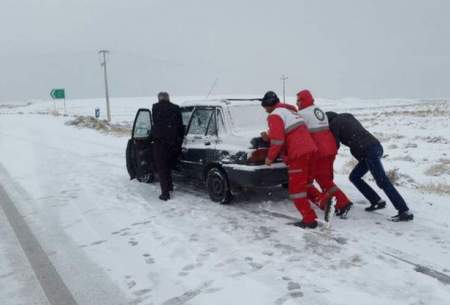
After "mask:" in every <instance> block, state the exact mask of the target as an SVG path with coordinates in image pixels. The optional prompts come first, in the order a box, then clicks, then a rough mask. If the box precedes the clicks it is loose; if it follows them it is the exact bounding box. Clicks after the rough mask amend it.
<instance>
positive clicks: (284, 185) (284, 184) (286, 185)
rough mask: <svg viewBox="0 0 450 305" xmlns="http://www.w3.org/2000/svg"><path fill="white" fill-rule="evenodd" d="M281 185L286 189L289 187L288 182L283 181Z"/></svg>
mask: <svg viewBox="0 0 450 305" xmlns="http://www.w3.org/2000/svg"><path fill="white" fill-rule="evenodd" d="M281 187H282V188H284V189H288V188H289V183H283V184H282V185H281Z"/></svg>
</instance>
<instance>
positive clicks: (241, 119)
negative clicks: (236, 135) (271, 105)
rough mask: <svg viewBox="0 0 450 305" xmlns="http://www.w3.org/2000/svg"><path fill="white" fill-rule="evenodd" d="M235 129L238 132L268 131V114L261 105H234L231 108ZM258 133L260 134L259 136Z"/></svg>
mask: <svg viewBox="0 0 450 305" xmlns="http://www.w3.org/2000/svg"><path fill="white" fill-rule="evenodd" d="M229 109H230V112H231V120H232V122H233V128H234V130H235V131H237V132H241V131H242V132H247V131H259V132H260V131H263V130H266V129H267V113H266V111H265V110H264V108H263V107H261V106H260V105H259V104H256V103H255V105H233V106H231V107H229ZM259 132H258V134H259Z"/></svg>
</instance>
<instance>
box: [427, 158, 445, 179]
mask: <svg viewBox="0 0 450 305" xmlns="http://www.w3.org/2000/svg"><path fill="white" fill-rule="evenodd" d="M424 174H425V175H427V176H433V177H438V176H442V175H450V159H440V160H439V161H438V163H436V164H434V165H432V166H430V167H429V168H428V169H427V170H426V171H425V172H424Z"/></svg>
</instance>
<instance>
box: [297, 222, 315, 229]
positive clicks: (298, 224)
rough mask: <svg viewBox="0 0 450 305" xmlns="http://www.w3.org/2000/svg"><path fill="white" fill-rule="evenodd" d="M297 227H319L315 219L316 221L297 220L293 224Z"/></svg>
mask: <svg viewBox="0 0 450 305" xmlns="http://www.w3.org/2000/svg"><path fill="white" fill-rule="evenodd" d="M293 225H294V226H296V227H299V228H302V229H315V228H317V225H318V224H317V221H315V220H314V222H311V223H304V222H303V220H302V221H299V222H296V223H294V224H293Z"/></svg>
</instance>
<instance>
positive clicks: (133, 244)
mask: <svg viewBox="0 0 450 305" xmlns="http://www.w3.org/2000/svg"><path fill="white" fill-rule="evenodd" d="M128 243H129V244H130V245H131V246H132V247H134V246H137V245H138V244H139V243H138V242H137V241H136V240H135V239H130V240H129V241H128Z"/></svg>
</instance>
